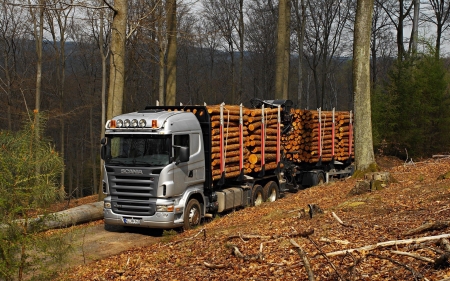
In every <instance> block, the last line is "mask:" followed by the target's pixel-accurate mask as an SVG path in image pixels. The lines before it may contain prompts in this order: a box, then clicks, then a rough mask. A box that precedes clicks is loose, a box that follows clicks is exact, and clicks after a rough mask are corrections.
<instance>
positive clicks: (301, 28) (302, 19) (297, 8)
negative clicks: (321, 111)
mask: <svg viewBox="0 0 450 281" xmlns="http://www.w3.org/2000/svg"><path fill="white" fill-rule="evenodd" d="M308 2H309V0H306V3H305V0H300V5H299V0H293V5H294V14H295V31H296V34H297V45H298V71H297V72H298V73H297V75H298V83H297V107H299V108H302V92H303V57H304V54H303V44H304V41H305V26H306V5H308Z"/></svg>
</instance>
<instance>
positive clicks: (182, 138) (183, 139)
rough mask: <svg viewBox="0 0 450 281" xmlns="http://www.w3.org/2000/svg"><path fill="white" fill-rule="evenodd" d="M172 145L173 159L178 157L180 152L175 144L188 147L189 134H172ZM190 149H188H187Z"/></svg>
mask: <svg viewBox="0 0 450 281" xmlns="http://www.w3.org/2000/svg"><path fill="white" fill-rule="evenodd" d="M173 145H174V146H175V147H174V159H175V161H176V160H177V159H178V156H179V154H180V152H179V151H180V150H179V149H178V148H177V147H176V146H186V147H189V135H174V136H173ZM189 151H190V149H189Z"/></svg>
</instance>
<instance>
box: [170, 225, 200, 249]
mask: <svg viewBox="0 0 450 281" xmlns="http://www.w3.org/2000/svg"><path fill="white" fill-rule="evenodd" d="M201 233H203V240H205V239H206V229H205V228H202V230H200V231H199V232H198V233H197V234H195V235H194V236H192V237H188V238H184V239H181V240H178V241H174V242H172V243H169V244H167V245H173V244H178V243H181V242H184V241H187V240H193V239H195V238H196V237H197V236H199V235H200V234H201Z"/></svg>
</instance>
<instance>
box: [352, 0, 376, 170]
mask: <svg viewBox="0 0 450 281" xmlns="http://www.w3.org/2000/svg"><path fill="white" fill-rule="evenodd" d="M372 14H373V0H358V1H357V8H356V20H355V33H354V34H355V35H354V43H353V91H354V94H355V140H356V141H355V165H356V169H357V170H360V171H364V170H366V169H368V168H369V166H370V165H372V164H373V163H375V156H374V152H373V141H372V121H371V108H370V90H371V86H370V33H371V24H372Z"/></svg>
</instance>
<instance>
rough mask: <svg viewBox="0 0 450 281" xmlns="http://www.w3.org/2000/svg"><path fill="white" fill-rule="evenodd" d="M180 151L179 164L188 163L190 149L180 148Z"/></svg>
mask: <svg viewBox="0 0 450 281" xmlns="http://www.w3.org/2000/svg"><path fill="white" fill-rule="evenodd" d="M179 149H180V150H179V152H180V154H179V158H178V161H177V164H178V163H183V162H188V161H189V147H187V146H180V147H179Z"/></svg>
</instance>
